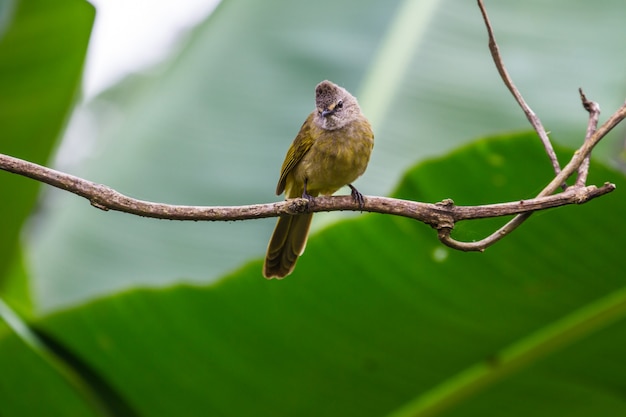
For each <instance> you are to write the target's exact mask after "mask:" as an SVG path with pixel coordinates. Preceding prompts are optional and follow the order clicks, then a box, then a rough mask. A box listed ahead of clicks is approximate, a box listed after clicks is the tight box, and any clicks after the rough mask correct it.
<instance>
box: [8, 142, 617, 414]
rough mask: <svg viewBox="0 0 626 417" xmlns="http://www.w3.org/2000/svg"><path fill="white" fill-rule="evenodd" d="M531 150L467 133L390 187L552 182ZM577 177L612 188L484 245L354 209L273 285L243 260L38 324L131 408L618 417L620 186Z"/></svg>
mask: <svg viewBox="0 0 626 417" xmlns="http://www.w3.org/2000/svg"><path fill="white" fill-rule="evenodd" d="M543 155H544V152H543V150H542V149H541V146H540V145H539V144H538V143H537V142H536V140H535V139H534V136H533V135H517V136H509V137H501V138H498V139H492V140H488V141H487V140H483V141H479V142H477V143H475V144H472V145H471V146H468V147H465V148H464V149H461V150H459V151H457V152H455V153H454V154H452V155H450V156H449V157H446V158H442V159H439V160H434V161H430V162H427V163H424V164H422V165H420V166H418V167H417V168H416V169H414V170H412V171H411V172H409V173H408V174H407V175H406V176H405V179H404V181H403V182H402V184H401V185H400V187H399V188H398V190H397V191H396V192H395V195H396V196H398V197H402V198H411V199H416V198H419V199H420V200H425V201H437V200H439V199H440V198H442V197H445V196H449V195H454V196H455V198H456V202H457V203H458V204H470V203H472V204H473V203H481V202H485V201H494V200H495V201H504V200H508V199H511V198H513V199H518V198H527V197H531V196H532V195H533V194H534V193H535V192H537V191H538V190H539V189H541V188H542V185H543V184H544V183H545V182H547V181H548V180H549V179H550V176H551V173H550V169H549V168H548V166H549V164H547V163H546V164H543V165H533V164H532V163H529V161H538V160H540V159H541V158H542V156H543ZM590 181H592V182H595V183H602V182H604V181H612V182H614V183H615V184H616V185H617V189H618V191H616V192H614V193H612V194H611V195H608V196H605V197H602V198H599V199H597V200H594V201H592V202H590V203H588V204H585V205H583V206H570V207H563V208H559V209H553V210H550V211H547V212H542V213H537V214H535V215H533V216H532V217H531V218H530V220H529V221H528V222H527V223H526V224H524V225H523V226H522V227H521V228H520V229H518V230H516V231H515V232H514V233H513V234H512V235H510V236H508V237H506V238H505V239H503V240H502V241H501V242H499V243H498V244H497V245H495V246H493V247H491V248H490V249H488V250H487V251H486V252H485V253H463V252H456V251H452V250H450V249H447V248H445V247H442V246H441V244H439V243H438V241H437V239H436V233H435V232H434V231H433V230H431V229H430V228H429V227H427V226H424V225H423V224H421V223H418V222H415V221H411V220H408V219H404V218H397V217H391V216H385V215H376V214H369V215H361V216H359V217H358V218H356V219H351V220H348V221H344V222H341V223H338V224H336V225H335V226H334V227H330V228H328V229H327V230H324V231H323V232H321V233H318V234H316V235H314V236H312V237H311V239H310V240H309V245H308V247H307V251H306V253H305V254H304V256H303V258H302V259H301V260H300V262H299V265H298V268H296V271H295V272H294V274H293V275H292V276H290V277H289V278H287V279H285V280H282V281H277V280H273V281H267V280H265V279H263V278H261V274H260V270H261V261H260V260H257V261H255V262H253V263H251V264H249V265H248V266H246V267H244V268H242V269H241V270H240V271H239V272H238V273H236V274H232V275H231V276H229V277H226V278H224V279H222V280H220V281H218V282H216V283H214V284H212V285H209V286H190V285H178V286H174V287H170V288H164V289H158V290H157V289H143V290H141V289H139V290H133V291H130V292H125V293H121V294H117V295H112V296H108V297H106V298H103V299H101V300H98V301H95V302H91V303H87V304H84V305H82V306H77V307H73V308H70V309H67V310H64V311H60V312H57V313H55V314H53V315H51V316H47V317H43V318H42V319H41V320H39V321H38V322H37V323H36V327H37V329H38V330H39V332H41V334H43V335H44V336H45V338H46V339H49V340H52V341H54V345H55V346H56V348H57V350H58V351H61V352H64V356H65V357H68V358H72V360H73V361H74V362H78V363H81V364H82V365H81V369H82V370H83V371H85V369H87V370H88V371H89V374H91V375H97V376H98V380H99V381H101V387H102V386H105V387H106V391H107V392H109V393H110V392H114V393H115V394H116V396H117V398H120V401H122V402H123V403H124V404H125V407H126V408H127V409H132V410H136V412H137V414H139V415H142V416H161V415H186V416H193V415H219V416H244V415H255V416H272V417H276V416H294V415H297V416H319V415H325V416H345V415H355V416H356V415H358V416H383V415H386V414H388V413H392V412H395V411H398V412H399V414H397V415H411V414H406V413H404V412H403V411H402V410H405V408H404V407H405V406H408V407H409V409H411V407H412V405H414V404H415V403H414V402H413V401H416V400H420V399H421V400H422V401H426V400H428V401H430V403H429V404H430V405H431V406H432V407H433V408H434V409H438V410H439V411H441V412H445V411H449V412H450V415H454V416H484V415H485V414H493V413H494V410H498V413H500V412H503V413H506V414H507V415H510V416H528V415H541V416H544V415H545V416H548V415H568V416H570V415H571V416H578V415H621V414H623V413H625V412H626V404H625V403H624V401H623V395H622V394H621V393H622V392H624V389H625V388H626V374H624V373H623V372H622V369H621V366H619V364H620V363H621V362H622V360H623V352H624V349H626V337H625V336H624V335H626V327H625V325H626V322H625V321H624V320H620V319H621V318H623V316H624V314H626V295H625V294H626V290H625V288H626V285H625V284H626V280H625V279H624V274H623V271H624V268H625V267H626V264H625V262H626V260H625V258H624V256H623V248H624V246H625V245H626V237H625V236H626V230H625V229H626V224H624V222H623V221H621V217H622V213H624V210H626V198H625V197H624V195H623V193H622V192H621V191H620V190H622V189H623V188H624V187H625V186H626V180H625V179H624V177H623V176H622V175H620V174H617V173H615V172H611V171H609V170H607V169H606V168H603V167H602V166H601V165H598V164H593V165H592V171H591V178H590ZM486 227H487V224H484V223H480V224H476V225H475V224H474V223H473V222H469V223H467V224H466V225H465V227H464V228H463V230H459V231H458V232H457V233H456V236H457V237H459V238H462V237H464V238H468V239H472V238H479V237H482V236H483V233H484V232H485V231H486V230H485V229H486ZM5 338H9V339H10V338H11V336H10V335H9V336H6V335H5ZM5 346H6V343H0V357H7V356H9V355H11V354H12V351H11V350H10V349H9V348H6V347H5ZM558 348H560V349H563V350H560V351H559V350H558ZM550 353H553V355H552V356H550V355H549V354H550ZM554 353H556V354H554ZM524 355H525V356H524ZM517 357H524V358H526V359H525V360H523V361H518V362H519V363H517V365H516V367H514V366H512V365H511V364H510V363H511V360H512V359H515V358H517ZM474 368H477V369H478V371H479V372H478V376H480V372H493V373H494V374H495V375H494V376H493V377H490V378H486V380H487V382H489V383H490V384H491V385H489V384H487V383H486V382H485V381H483V380H480V379H472V378H474V377H475V374H476V373H475V372H474V373H470V374H469V376H468V373H467V372H468V370H472V369H474ZM502 368H504V369H502ZM515 371H517V373H515ZM29 372H31V370H30V369H24V375H28V374H29ZM505 375H508V379H502V377H503V376H505ZM487 388H489V389H487ZM1 394H2V393H1V392H0V395H1ZM9 394H10V393H9ZM460 394H464V395H465V396H466V397H465V400H466V401H465V402H460V403H458V402H457V400H458V397H459V395H460ZM7 395H8V394H7ZM423 395H426V397H425V398H424V397H422V396H423ZM2 401H3V398H0V403H2ZM428 401H427V402H428ZM418 405H419V404H418ZM453 406H456V408H455V407H453ZM430 415H433V414H430ZM434 415H441V413H435V414H434Z"/></svg>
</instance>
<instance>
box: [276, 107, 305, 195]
mask: <svg viewBox="0 0 626 417" xmlns="http://www.w3.org/2000/svg"><path fill="white" fill-rule="evenodd" d="M313 117H314V113H311V114H310V115H309V117H307V119H306V121H305V122H304V123H303V124H302V127H301V128H300V132H298V135H297V136H296V138H295V139H294V140H293V143H292V144H291V146H290V147H289V150H288V151H287V155H286V156H285V161H284V162H283V167H282V168H281V170H280V178H279V179H278V185H277V186H276V195H280V194H282V192H283V191H285V184H286V181H287V175H289V173H290V172H291V170H292V169H293V168H294V167H295V166H296V165H297V164H298V162H300V160H301V159H302V157H303V156H304V154H306V153H307V152H308V151H309V149H311V145H313V141H314V139H313V138H312V137H311V125H312V124H313Z"/></svg>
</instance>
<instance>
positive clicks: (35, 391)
mask: <svg viewBox="0 0 626 417" xmlns="http://www.w3.org/2000/svg"><path fill="white" fill-rule="evenodd" d="M0 318H1V319H2V320H0V351H1V352H2V355H0V370H1V371H2V378H0V398H1V399H2V408H1V411H2V415H3V416H10V417H20V416H24V417H30V416H44V415H45V416H50V417H53V416H86V417H87V416H103V415H106V414H105V413H102V410H101V407H100V406H98V404H97V400H96V398H95V397H93V396H92V395H91V394H90V392H89V391H90V387H89V386H86V385H85V384H84V383H83V382H82V381H81V380H80V379H79V378H77V375H75V374H74V371H73V370H72V369H70V368H68V367H66V366H65V365H64V364H63V363H61V362H60V361H59V360H58V359H57V358H56V357H55V356H54V355H52V354H50V352H48V351H47V349H46V348H45V347H44V346H43V345H42V344H41V343H40V342H39V340H38V338H37V337H36V336H35V335H34V334H33V333H32V332H31V331H30V329H28V328H27V326H26V325H25V324H24V323H23V322H21V321H20V319H19V318H18V317H17V316H16V315H15V314H14V313H13V312H12V311H11V310H10V308H9V307H8V306H7V305H6V304H5V303H4V302H3V301H2V300H0Z"/></svg>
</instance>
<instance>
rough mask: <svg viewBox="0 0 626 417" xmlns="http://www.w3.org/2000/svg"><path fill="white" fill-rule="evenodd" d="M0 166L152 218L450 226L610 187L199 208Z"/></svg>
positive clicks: (580, 199)
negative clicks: (338, 214) (300, 217)
mask: <svg viewBox="0 0 626 417" xmlns="http://www.w3.org/2000/svg"><path fill="white" fill-rule="evenodd" d="M0 169H2V170H4V171H8V172H12V173H14V174H18V175H22V176H25V177H28V178H32V179H35V180H37V181H41V182H43V183H46V184H48V185H51V186H53V187H56V188H60V189H62V190H65V191H69V192H71V193H73V194H76V195H78V196H81V197H83V198H85V199H87V200H89V202H90V203H91V205H92V206H94V207H97V208H99V209H101V210H104V211H108V210H114V211H120V212H124V213H130V214H135V215H138V216H143V217H152V218H156V219H168V220H194V221H198V220H205V221H231V220H249V219H261V218H267V217H277V216H282V215H296V214H301V213H304V212H311V213H317V212H323V211H366V212H372V213H382V214H392V215H396V216H403V217H408V218H411V219H415V220H419V221H422V222H424V223H427V224H429V225H431V226H432V227H434V228H436V229H442V228H452V227H454V224H455V223H456V222H458V221H461V220H470V219H482V218H487V217H500V216H508V215H512V214H517V213H529V212H533V211H537V210H545V209H548V208H553V207H559V206H563V205H568V204H582V203H585V202H587V201H589V200H591V199H593V198H596V197H599V196H601V195H604V194H606V193H609V192H611V191H613V190H614V189H615V186H614V185H613V184H608V183H607V184H604V185H603V186H602V187H599V188H598V187H596V186H589V187H570V188H569V189H567V190H565V191H564V192H562V193H559V194H556V195H551V196H545V197H539V198H534V199H530V200H521V201H514V202H510V203H500V204H489V205H482V206H456V205H454V203H453V202H452V200H444V201H442V202H441V203H436V204H430V203H420V202H416V201H408V200H400V199H396V198H388V197H372V196H367V197H365V203H364V205H363V207H362V208H361V207H359V205H358V204H357V203H355V202H354V200H353V199H352V197H350V196H331V197H317V198H315V199H314V200H313V201H312V202H310V201H309V200H307V199H305V198H295V199H290V200H285V201H281V202H277V203H268V204H252V205H247V206H214V207H205V206H182V205H172V204H162V203H153V202H149V201H143V200H137V199H135V198H132V197H128V196H126V195H124V194H121V193H119V192H117V191H115V190H114V189H112V188H110V187H107V186H106V185H102V184H97V183H94V182H91V181H88V180H85V179H82V178H79V177H75V176H73V175H70V174H66V173H63V172H60V171H56V170H54V169H50V168H46V167H44V166H41V165H37V164H34V163H32V162H27V161H24V160H21V159H18V158H14V157H11V156H8V155H3V154H0Z"/></svg>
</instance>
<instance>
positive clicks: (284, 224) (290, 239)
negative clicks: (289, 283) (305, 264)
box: [263, 213, 313, 279]
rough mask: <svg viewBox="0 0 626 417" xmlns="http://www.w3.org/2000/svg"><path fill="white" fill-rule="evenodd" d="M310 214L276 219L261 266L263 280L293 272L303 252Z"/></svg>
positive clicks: (311, 215) (282, 276)
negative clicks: (263, 262)
mask: <svg viewBox="0 0 626 417" xmlns="http://www.w3.org/2000/svg"><path fill="white" fill-rule="evenodd" d="M312 218H313V214H312V213H305V214H299V215H297V216H283V217H279V218H278V223H276V228H275V229H274V234H273V235H272V238H271V239H270V243H269V245H268V246H267V255H266V256H265V264H264V265H263V276H264V277H265V278H278V279H280V278H284V277H286V276H287V275H289V274H290V273H291V271H293V268H295V266H296V262H297V261H298V257H299V256H300V255H302V253H303V252H304V247H305V246H306V240H307V236H308V235H309V226H310V225H311V219H312Z"/></svg>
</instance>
